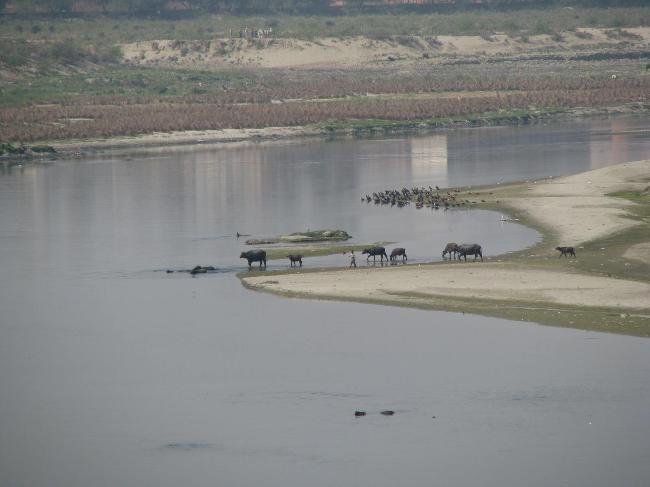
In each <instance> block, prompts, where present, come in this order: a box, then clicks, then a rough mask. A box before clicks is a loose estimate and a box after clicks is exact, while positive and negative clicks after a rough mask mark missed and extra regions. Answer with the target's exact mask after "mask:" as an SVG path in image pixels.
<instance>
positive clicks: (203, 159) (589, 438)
mask: <svg viewBox="0 0 650 487" xmlns="http://www.w3.org/2000/svg"><path fill="white" fill-rule="evenodd" d="M649 154H650V119H649V118H647V117H617V118H611V119H590V120H582V121H573V122H566V123H562V124H554V125H553V126H544V125H536V126H529V127H505V128H481V129H464V130H454V131H448V132H436V133H433V134H431V133H430V134H421V135H411V136H395V137H389V138H377V139H361V140H359V139H335V140H309V141H292V142H286V141H284V142H277V143H270V144H252V145H251V144H248V145H236V146H231V147H228V146H225V147H220V148H210V149H205V148H203V149H201V148H200V149H198V150H187V149H184V150H179V151H171V150H168V149H167V150H160V151H159V152H157V153H148V154H146V155H142V154H140V155H138V154H134V155H132V156H130V157H124V156H119V157H118V156H111V155H110V154H104V155H102V156H98V157H95V158H91V159H83V160H60V161H55V162H53V163H48V164H26V165H24V166H11V167H10V166H8V165H4V166H2V165H0V263H1V264H2V274H1V275H0V486H3V487H4V486H22V485H25V486H48V487H50V486H62V487H64V486H65V487H72V486H89V485H92V486H95V485H106V486H115V485H123V486H130V485H133V486H136V485H137V486H144V485H156V486H177V485H185V486H215V485H216V486H227V487H229V486H260V485H264V486H282V487H286V486H294V485H296V486H297V485H300V486H334V485H335V486H394V485H398V484H403V485H408V486H429V485H445V486H468V485H481V486H495V487H496V486H500V487H502V486H521V485H526V486H540V487H541V486H548V485H571V486H583V485H584V486H590V487H593V486H611V485H630V486H633V485H634V486H636V485H638V486H642V485H647V484H648V481H650V454H649V452H650V408H649V407H648V405H649V404H650V340H647V339H641V338H631V337H624V336H615V335H608V334H599V333H594V332H584V331H579V330H567V329H559V328H558V329H556V328H552V327H545V326H539V325H535V324H529V323H516V322H509V321H506V320H500V319H492V318H483V317H478V316H472V315H463V314H452V313H442V312H430V311H429V312H427V311H418V310H409V309H402V308H390V307H383V306H371V305H364V304H354V303H333V302H319V301H306V300H297V299H284V298H279V297H274V296H270V295H265V294H259V293H253V292H251V291H247V290H245V289H244V288H243V287H241V285H240V283H239V281H238V279H237V278H236V276H235V272H236V271H241V270H244V269H245V261H243V260H240V259H238V256H239V252H241V250H244V249H245V247H246V246H245V245H244V243H243V241H242V239H237V238H236V237H235V233H236V232H240V233H245V234H251V235H253V236H274V235H279V234H283V233H288V232H293V231H300V230H305V229H307V228H311V229H318V228H340V229H344V230H346V231H348V232H349V233H350V234H352V235H353V237H354V239H353V242H357V243H366V242H375V241H388V242H395V245H397V244H399V245H400V246H404V247H406V248H407V249H408V250H409V257H410V259H411V261H412V262H430V261H435V260H439V259H440V251H441V250H442V247H444V244H445V243H446V242H447V241H477V242H481V243H482V245H483V247H484V249H485V252H486V254H487V255H497V254H500V253H503V252H508V251H512V250H517V249H520V248H523V247H526V246H530V245H532V244H534V243H535V242H536V241H537V240H538V239H539V234H537V233H536V232H535V231H534V230H531V229H529V228H526V227H523V226H521V225H517V224H512V223H507V224H504V223H502V222H501V221H500V215H499V214H498V213H495V212H490V211H479V210H457V209H453V210H450V211H442V210H439V211H433V210H430V209H422V210H417V209H415V208H414V207H406V208H397V207H393V208H389V207H375V206H374V205H368V204H365V203H361V202H360V197H361V196H362V195H364V194H366V193H372V192H373V191H378V190H384V189H387V188H401V187H403V186H414V185H425V186H428V185H432V186H434V185H438V186H441V187H453V186H466V185H478V184H493V183H494V184H495V183H499V182H507V181H515V180H527V179H537V178H542V177H547V176H559V175H564V174H573V173H578V172H583V171H586V170H589V169H592V168H597V167H602V166H605V165H608V164H614V163H618V162H624V161H631V160H638V159H644V158H648V155H649ZM346 263H347V259H346V258H345V257H344V256H342V255H336V256H330V257H324V258H314V259H311V260H310V259H306V260H305V265H306V266H307V267H309V266H320V265H345V264H346ZM196 264H202V265H213V266H216V267H217V268H219V269H220V270H221V271H223V272H218V273H215V274H210V275H204V276H199V277H197V278H192V277H190V276H189V275H187V274H179V273H174V274H171V275H169V274H166V273H165V272H162V271H164V270H165V269H168V268H171V269H183V268H190V267H193V266H194V265H196ZM477 265H480V264H477ZM287 266H288V261H287V262H284V261H273V262H270V263H269V269H282V268H286V267H287ZM357 409H359V410H364V411H366V412H367V415H366V416H365V417H362V418H355V417H354V414H353V413H354V411H355V410H357ZM385 409H391V410H394V411H396V414H395V415H394V416H390V417H389V416H383V415H381V414H379V412H380V411H382V410H385Z"/></svg>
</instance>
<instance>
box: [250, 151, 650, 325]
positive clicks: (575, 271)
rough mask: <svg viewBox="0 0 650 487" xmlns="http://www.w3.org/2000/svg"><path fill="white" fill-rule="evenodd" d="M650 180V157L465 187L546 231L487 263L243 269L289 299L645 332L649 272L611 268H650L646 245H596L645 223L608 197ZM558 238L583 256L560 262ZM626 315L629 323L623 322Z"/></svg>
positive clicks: (630, 206)
mask: <svg viewBox="0 0 650 487" xmlns="http://www.w3.org/2000/svg"><path fill="white" fill-rule="evenodd" d="M649 185H650V161H638V162H631V163H625V164H620V165H616V166H611V167H606V168H603V169H597V170H594V171H589V172H586V173H582V174H578V175H575V176H568V177H562V178H556V179H549V180H544V181H536V182H533V181H531V182H529V183H523V184H517V185H508V186H504V187H496V188H489V189H488V188H481V189H480V190H469V191H468V192H466V196H467V197H468V198H480V199H481V200H484V203H483V204H484V205H487V206H491V205H495V204H498V205H499V207H501V208H503V209H504V210H506V211H508V212H509V213H510V214H513V215H517V216H518V217H519V218H520V219H521V220H523V221H528V222H530V223H532V224H534V225H535V226H536V227H538V228H540V229H541V230H542V231H543V232H544V235H545V238H544V241H543V242H542V244H540V245H539V246H538V248H536V249H535V250H534V252H533V253H532V256H526V257H524V256H523V255H522V254H519V255H518V256H515V257H512V258H507V257H506V258H494V257H493V258H492V259H490V261H487V260H486V262H484V263H480V262H479V263H473V262H467V263H462V264H461V263H438V264H429V265H411V266H404V267H384V268H363V269H356V270H347V269H346V270H328V271H322V272H310V273H287V274H280V275H273V276H269V275H261V276H259V275H258V276H250V277H246V276H243V277H242V280H243V282H244V284H245V285H246V286H248V287H250V288H253V289H256V290H260V291H267V292H272V293H277V294H283V295H288V296H300V297H309V298H321V299H342V300H352V301H363V302H375V303H381V304H391V305H400V306H415V307H428V308H434V309H449V310H463V311H468V312H477V313H481V314H490V315H498V316H507V317H510V318H512V317H516V318H517V319H527V320H531V321H540V322H545V323H550V324H563V325H567V326H576V327H583V328H594V329H600V330H608V331H619V332H624V333H631V334H637V335H648V334H650V274H648V275H647V276H646V279H645V280H644V279H638V274H637V275H635V277H636V278H635V279H630V278H629V277H626V276H625V275H615V274H608V272H607V271H608V267H607V266H606V264H607V263H608V262H612V261H613V260H615V259H623V260H625V261H626V263H625V265H627V266H632V265H635V266H639V265H646V264H643V260H644V259H647V256H644V255H645V254H644V252H645V253H647V250H648V245H647V243H643V242H641V243H639V242H633V241H631V242H630V245H629V246H628V248H627V249H624V251H625V252H626V253H623V255H618V254H617V255H613V252H614V250H612V251H611V252H612V253H610V252H609V251H608V250H607V249H606V248H598V251H597V252H598V254H597V255H596V253H595V251H591V250H589V249H590V248H591V247H593V245H591V246H590V244H593V243H594V242H598V241H599V240H600V239H604V238H608V237H609V236H611V235H612V234H624V232H632V231H637V230H638V229H639V228H643V226H647V225H648V222H647V221H644V220H643V219H640V218H635V217H634V215H633V211H634V207H635V206H636V205H637V204H636V203H633V202H632V201H629V200H626V199H622V198H618V197H612V196H607V195H608V194H610V193H612V192H617V191H622V190H626V191H637V192H642V191H644V190H645V189H646V188H647V187H648V186H649ZM477 192H478V193H479V194H478V195H477ZM497 201H498V203H497ZM637 233H638V232H637ZM556 245H573V246H575V247H577V248H578V251H577V252H578V259H577V260H576V261H568V260H566V259H561V260H560V259H558V258H557V255H556V252H555V251H554V250H553V247H554V246H556ZM584 247H586V249H585V248H584ZM630 253H632V254H630ZM592 254H594V255H592ZM594 257H595V258H596V260H595V262H599V264H597V265H598V266H603V267H598V269H597V271H596V272H589V271H588V270H587V269H584V268H582V267H581V264H583V263H585V262H590V261H591V260H590V259H594ZM627 260H629V262H627ZM646 262H647V260H646ZM513 313H514V314H513ZM585 313H586V314H585ZM614 317H615V318H614ZM630 317H633V319H632V320H631V321H630ZM621 319H622V320H624V321H625V320H627V324H628V325H630V326H626V323H625V322H624V323H623V324H621V323H620V321H621Z"/></svg>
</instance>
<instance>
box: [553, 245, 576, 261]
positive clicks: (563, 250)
mask: <svg viewBox="0 0 650 487" xmlns="http://www.w3.org/2000/svg"><path fill="white" fill-rule="evenodd" d="M555 250H557V251H558V252H559V253H560V257H562V256H565V257H566V258H567V259H568V258H569V256H570V255H572V256H573V257H575V256H576V249H574V248H573V247H555Z"/></svg>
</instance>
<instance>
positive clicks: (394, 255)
mask: <svg viewBox="0 0 650 487" xmlns="http://www.w3.org/2000/svg"><path fill="white" fill-rule="evenodd" d="M399 256H402V262H405V261H407V260H408V257H406V249H405V248H403V247H398V248H396V249H393V251H392V252H391V253H390V260H393V261H394V260H397V258H398V257H399Z"/></svg>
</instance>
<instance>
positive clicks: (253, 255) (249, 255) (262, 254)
mask: <svg viewBox="0 0 650 487" xmlns="http://www.w3.org/2000/svg"><path fill="white" fill-rule="evenodd" d="M239 258H240V259H246V260H247V261H248V268H249V269H250V268H251V264H252V263H253V262H259V263H260V269H261V268H262V265H264V268H265V269H266V251H265V250H249V251H248V252H242V253H241V255H240V256H239Z"/></svg>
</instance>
